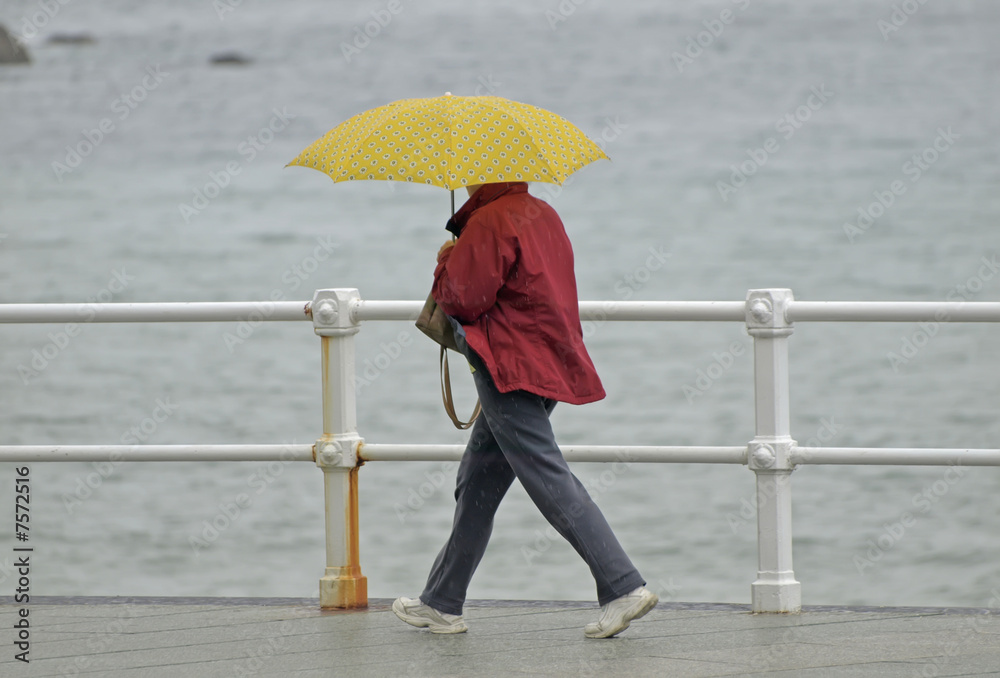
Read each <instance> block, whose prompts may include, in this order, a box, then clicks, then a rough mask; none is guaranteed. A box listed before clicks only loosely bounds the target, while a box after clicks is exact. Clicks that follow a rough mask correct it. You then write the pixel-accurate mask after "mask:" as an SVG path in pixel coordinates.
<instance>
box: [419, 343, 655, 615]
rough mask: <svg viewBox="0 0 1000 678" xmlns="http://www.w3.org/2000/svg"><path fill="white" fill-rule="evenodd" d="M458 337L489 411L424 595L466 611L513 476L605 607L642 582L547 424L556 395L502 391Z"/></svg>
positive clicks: (478, 427) (427, 600)
mask: <svg viewBox="0 0 1000 678" xmlns="http://www.w3.org/2000/svg"><path fill="white" fill-rule="evenodd" d="M458 343H459V346H460V347H461V349H462V350H463V352H464V353H465V354H466V357H467V358H468V359H469V362H470V363H471V364H472V366H473V368H474V369H475V374H474V378H475V382H476V390H477V391H478V393H479V399H480V401H481V402H482V407H483V412H482V414H481V415H480V416H479V419H477V420H476V423H475V424H474V425H473V427H472V437H471V438H470V439H469V444H468V446H467V447H466V448H465V453H464V454H463V456H462V462H461V464H460V465H459V468H458V478H457V485H456V488H455V500H456V502H457V505H456V506H455V519H454V522H453V524H452V529H451V536H449V537H448V541H447V543H446V544H445V545H444V548H442V549H441V552H440V553H439V554H438V556H437V559H436V560H435V561H434V566H433V567H432V568H431V572H430V575H429V576H428V577H427V585H426V586H425V588H424V591H423V593H421V594H420V600H421V601H422V602H423V603H424V604H425V605H430V606H431V607H433V608H435V609H437V610H440V611H441V612H446V613H448V614H462V606H463V605H464V603H465V594H466V591H467V590H468V588H469V582H470V581H471V580H472V575H473V573H474V572H475V571H476V567H477V566H478V565H479V561H480V560H481V559H482V557H483V553H484V552H485V551H486V545H487V543H488V542H489V539H490V533H491V532H492V531H493V516H494V514H496V511H497V508H498V507H499V506H500V501H501V500H502V499H503V497H504V494H506V493H507V488H509V487H510V486H511V483H513V482H514V478H515V477H516V478H517V479H518V480H520V481H521V485H522V486H523V487H524V489H525V491H527V493H528V496H529V497H530V498H531V500H532V501H533V502H534V503H535V506H537V507H538V510H540V511H541V512H542V515H543V516H545V519H546V520H548V521H549V523H550V524H551V525H552V526H553V527H554V528H555V529H556V530H557V531H558V532H559V534H561V535H562V536H563V537H564V538H565V539H566V541H568V542H569V543H570V545H572V547H573V548H574V549H576V552H577V553H579V554H580V556H581V557H582V558H583V559H584V561H585V562H586V563H587V565H588V566H589V567H590V571H591V573H592V574H593V575H594V580H595V581H596V583H597V600H598V602H599V603H600V604H601V605H605V604H607V603H608V602H610V601H612V600H614V599H615V598H619V597H621V596H624V595H626V594H628V593H630V592H631V591H634V590H635V589H637V588H638V587H640V586H642V585H644V584H645V581H643V579H642V576H641V575H640V574H639V572H638V570H636V569H635V566H633V565H632V561H630V560H629V558H628V556H627V555H626V554H625V551H624V550H623V549H622V547H621V544H619V543H618V539H617V538H616V537H615V534H614V532H612V530H611V527H610V526H609V525H608V522H607V520H605V518H604V514H602V513H601V510H600V509H599V508H598V507H597V505H596V504H595V503H594V501H593V499H591V498H590V495H589V494H588V493H587V490H586V488H584V486H583V484H582V483H581V482H580V481H579V480H578V479H577V478H576V476H575V475H573V473H572V471H570V469H569V466H568V465H567V464H566V460H565V459H564V458H563V456H562V452H560V450H559V446H558V445H557V444H556V441H555V435H554V434H553V432H552V426H551V424H550V422H549V414H550V413H551V412H552V409H553V408H554V407H555V405H556V401H554V400H550V399H548V398H543V397H541V396H538V395H535V394H533V393H528V392H526V391H512V392H510V393H500V392H499V391H498V390H497V388H496V386H495V385H494V384H493V379H492V378H491V377H490V375H489V373H488V372H487V370H486V367H485V366H484V365H483V363H482V361H481V360H480V358H479V356H478V355H476V353H475V352H474V351H472V350H471V349H469V348H468V345H467V344H466V343H465V341H464V338H459V341H458Z"/></svg>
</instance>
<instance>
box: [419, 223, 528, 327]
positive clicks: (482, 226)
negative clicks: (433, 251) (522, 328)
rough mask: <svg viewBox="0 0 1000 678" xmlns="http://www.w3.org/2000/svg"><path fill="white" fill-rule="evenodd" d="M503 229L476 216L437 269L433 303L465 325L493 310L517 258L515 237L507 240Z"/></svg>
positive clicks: (432, 292)
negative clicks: (498, 294)
mask: <svg viewBox="0 0 1000 678" xmlns="http://www.w3.org/2000/svg"><path fill="white" fill-rule="evenodd" d="M477 217H478V218H477ZM491 222H492V223H491ZM502 230H503V229H502V228H500V224H498V223H495V222H494V220H492V219H489V218H488V217H486V218H482V217H479V215H475V216H474V217H473V218H471V219H469V222H468V223H467V224H466V226H465V228H464V229H463V231H462V235H461V237H460V238H459V239H458V241H457V242H456V243H455V246H454V247H451V248H449V249H447V250H445V251H444V252H443V253H442V255H441V259H440V261H439V262H438V265H437V268H436V269H435V270H434V287H433V288H432V289H431V294H432V295H433V297H434V300H435V301H436V302H437V304H438V306H440V307H441V309H442V310H443V311H444V312H445V313H447V314H448V315H450V316H454V317H455V318H458V319H459V320H460V321H461V322H463V323H465V324H468V323H471V322H474V321H475V320H476V319H477V318H479V316H481V315H482V314H483V313H485V312H486V311H488V310H489V309H490V308H492V307H493V305H494V304H495V303H496V300H497V293H498V292H499V291H500V289H501V288H502V287H503V285H504V283H505V282H506V281H507V276H508V275H509V273H510V270H511V268H512V267H513V265H514V262H515V260H516V258H517V245H516V242H514V239H513V236H509V237H504V236H503V235H502Z"/></svg>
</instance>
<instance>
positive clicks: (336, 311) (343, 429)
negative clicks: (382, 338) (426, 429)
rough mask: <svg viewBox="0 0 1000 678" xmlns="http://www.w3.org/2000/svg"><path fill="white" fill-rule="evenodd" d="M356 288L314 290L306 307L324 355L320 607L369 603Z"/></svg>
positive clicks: (318, 457)
mask: <svg viewBox="0 0 1000 678" xmlns="http://www.w3.org/2000/svg"><path fill="white" fill-rule="evenodd" d="M359 299H360V295H359V294H358V291H357V290H356V289H336V290H317V291H316V294H315V296H313V300H312V305H311V310H312V319H313V329H314V331H315V332H316V334H318V335H319V336H320V341H321V346H322V354H323V437H321V438H320V439H319V440H317V441H316V447H315V452H316V454H315V456H316V465H317V466H319V467H320V468H321V469H322V470H323V486H324V495H325V502H326V572H325V574H324V575H323V578H322V579H320V580H319V604H320V607H324V608H330V607H340V608H351V607H368V579H367V578H366V577H364V576H362V574H361V562H360V557H359V554H358V468H359V467H360V466H359V464H358V448H359V446H360V444H361V442H362V441H361V438H360V437H359V436H358V423H357V405H356V402H355V398H354V381H355V379H354V335H355V334H357V333H358V331H359V330H360V329H361V326H360V324H359V323H358V321H357V320H356V319H355V318H354V316H353V313H352V310H353V309H352V306H353V305H354V304H355V303H356V302H357V301H358V300H359Z"/></svg>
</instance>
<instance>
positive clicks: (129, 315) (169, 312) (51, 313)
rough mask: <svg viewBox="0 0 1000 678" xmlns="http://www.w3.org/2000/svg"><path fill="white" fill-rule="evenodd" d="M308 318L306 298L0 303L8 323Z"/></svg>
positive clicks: (2, 319)
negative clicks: (299, 299)
mask: <svg viewBox="0 0 1000 678" xmlns="http://www.w3.org/2000/svg"><path fill="white" fill-rule="evenodd" d="M241 320H247V321H250V322H266V321H288V320H309V316H308V314H307V312H306V302H304V301H193V302H151V303H142V304H126V303H112V304H0V324H5V323H80V324H83V323H166V322H186V323H198V322H239V321H241Z"/></svg>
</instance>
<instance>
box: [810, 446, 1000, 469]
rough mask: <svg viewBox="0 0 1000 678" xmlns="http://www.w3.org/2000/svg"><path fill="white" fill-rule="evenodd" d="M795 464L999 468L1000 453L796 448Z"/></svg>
mask: <svg viewBox="0 0 1000 678" xmlns="http://www.w3.org/2000/svg"><path fill="white" fill-rule="evenodd" d="M792 463H793V464H868V465H884V466H1000V450H970V449H964V450H963V449H942V448H930V447H923V448H921V447H916V448H888V447H887V448H878V447H797V448H794V449H793V450H792Z"/></svg>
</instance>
